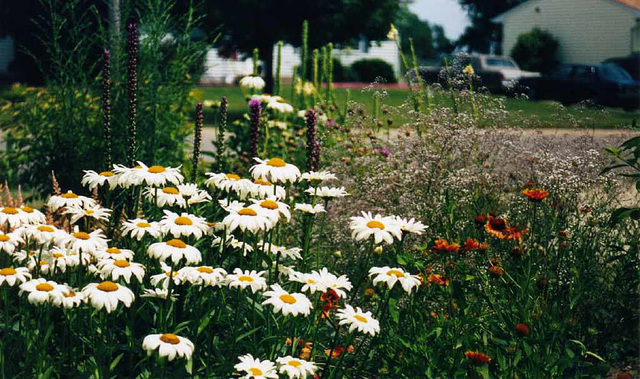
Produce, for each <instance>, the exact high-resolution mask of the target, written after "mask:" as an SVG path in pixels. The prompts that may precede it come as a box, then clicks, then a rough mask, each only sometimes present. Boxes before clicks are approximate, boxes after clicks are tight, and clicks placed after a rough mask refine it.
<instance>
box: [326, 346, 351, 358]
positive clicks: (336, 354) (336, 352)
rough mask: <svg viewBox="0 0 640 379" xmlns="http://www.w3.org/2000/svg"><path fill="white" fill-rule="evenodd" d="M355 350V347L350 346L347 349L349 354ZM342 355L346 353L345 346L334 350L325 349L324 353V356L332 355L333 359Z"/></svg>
mask: <svg viewBox="0 0 640 379" xmlns="http://www.w3.org/2000/svg"><path fill="white" fill-rule="evenodd" d="M354 350H355V348H354V347H353V345H349V346H348V347H347V352H349V353H351V352H353V351H354ZM342 353H344V346H336V347H334V348H333V349H325V351H324V354H325V355H327V356H328V355H329V354H331V359H335V358H338V357H340V356H341V355H342Z"/></svg>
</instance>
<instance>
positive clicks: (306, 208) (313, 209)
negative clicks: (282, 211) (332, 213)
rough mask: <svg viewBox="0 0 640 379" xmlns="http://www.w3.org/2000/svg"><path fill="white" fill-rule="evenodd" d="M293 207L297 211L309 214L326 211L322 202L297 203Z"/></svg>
mask: <svg viewBox="0 0 640 379" xmlns="http://www.w3.org/2000/svg"><path fill="white" fill-rule="evenodd" d="M293 209H295V210H296V211H300V212H304V213H309V214H317V213H322V212H326V211H325V209H324V205H322V204H316V205H311V204H305V203H297V204H296V205H295V207H294V208H293Z"/></svg>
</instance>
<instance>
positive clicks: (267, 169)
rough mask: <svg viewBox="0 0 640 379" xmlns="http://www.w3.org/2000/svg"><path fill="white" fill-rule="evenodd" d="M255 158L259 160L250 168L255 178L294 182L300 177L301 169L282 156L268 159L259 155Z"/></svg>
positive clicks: (276, 181)
mask: <svg viewBox="0 0 640 379" xmlns="http://www.w3.org/2000/svg"><path fill="white" fill-rule="evenodd" d="M253 159H255V161H256V162H258V164H256V165H253V166H251V168H250V169H249V172H251V175H252V176H253V178H254V179H263V180H268V181H270V182H271V183H285V182H291V183H293V182H295V181H296V180H298V178H299V177H300V169H298V168H297V167H296V166H294V165H292V164H290V163H287V162H285V161H284V160H282V159H281V158H271V159H269V160H266V161H264V160H262V159H260V158H257V157H254V158H253Z"/></svg>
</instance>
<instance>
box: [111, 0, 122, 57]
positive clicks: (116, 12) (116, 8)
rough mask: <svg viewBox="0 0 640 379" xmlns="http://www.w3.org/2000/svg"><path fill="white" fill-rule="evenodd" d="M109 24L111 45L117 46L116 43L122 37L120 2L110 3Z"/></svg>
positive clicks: (114, 0) (117, 0) (115, 0)
mask: <svg viewBox="0 0 640 379" xmlns="http://www.w3.org/2000/svg"><path fill="white" fill-rule="evenodd" d="M109 24H110V25H109V27H110V29H111V30H110V32H111V37H112V43H111V44H112V45H113V46H115V45H116V44H117V43H114V42H115V41H117V40H118V37H119V36H120V0H110V1H109Z"/></svg>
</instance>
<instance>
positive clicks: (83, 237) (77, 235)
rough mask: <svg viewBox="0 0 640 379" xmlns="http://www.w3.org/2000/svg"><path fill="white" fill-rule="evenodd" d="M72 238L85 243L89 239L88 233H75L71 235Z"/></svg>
mask: <svg viewBox="0 0 640 379" xmlns="http://www.w3.org/2000/svg"><path fill="white" fill-rule="evenodd" d="M73 236H74V237H75V238H77V239H79V240H85V241H86V240H88V239H89V238H91V236H90V235H89V233H85V232H75V233H73Z"/></svg>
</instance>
